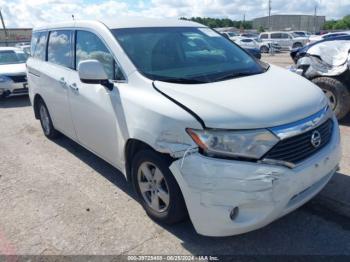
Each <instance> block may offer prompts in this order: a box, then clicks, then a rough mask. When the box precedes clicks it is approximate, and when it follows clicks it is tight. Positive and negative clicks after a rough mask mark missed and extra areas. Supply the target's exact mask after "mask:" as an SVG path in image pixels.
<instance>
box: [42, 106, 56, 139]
mask: <svg viewBox="0 0 350 262" xmlns="http://www.w3.org/2000/svg"><path fill="white" fill-rule="evenodd" d="M38 110H39V119H40V124H41V128H42V129H43V132H44V135H45V136H46V137H47V138H49V139H55V138H57V137H59V135H60V133H59V132H58V131H57V130H56V129H55V128H54V126H53V123H52V120H51V116H50V113H49V110H48V109H47V106H46V105H45V102H44V101H42V100H41V101H40V102H39V105H38Z"/></svg>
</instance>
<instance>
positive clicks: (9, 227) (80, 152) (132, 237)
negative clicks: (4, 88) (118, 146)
mask: <svg viewBox="0 0 350 262" xmlns="http://www.w3.org/2000/svg"><path fill="white" fill-rule="evenodd" d="M263 59H265V60H270V61H272V62H273V63H276V64H280V65H282V66H284V65H288V64H289V62H288V61H289V60H288V56H286V55H276V56H274V57H264V58H263ZM349 126H350V119H347V120H346V121H344V122H343V123H342V127H341V132H342V139H343V147H344V158H343V162H342V164H341V170H340V171H339V173H338V174H337V178H338V179H341V181H342V182H341V183H342V184H343V185H345V188H349V187H350V177H349V175H350V150H349V145H350V127H349ZM335 183H336V182H332V183H330V184H329V185H328V186H327V188H326V189H325V191H324V192H326V193H327V190H328V191H329V192H331V193H332V192H333V193H334V192H336V193H334V194H335V198H337V197H338V196H337V194H339V190H340V189H339V190H337V189H338V188H335V187H336V186H337V184H335ZM335 189H336V190H335ZM346 191H348V192H344V194H345V195H346V194H349V192H350V190H346ZM326 193H324V194H326ZM340 193H341V196H339V201H343V197H344V195H343V193H342V192H340ZM329 194H330V193H329ZM322 201H323V199H322V194H321V195H320V196H318V197H316V199H315V201H312V202H311V203H309V204H307V205H305V206H304V207H302V208H300V209H299V210H297V211H295V212H293V213H292V214H290V215H288V216H286V217H284V218H282V219H280V220H278V221H276V222H274V223H272V224H271V225H269V226H267V227H265V228H263V229H260V230H257V231H255V232H251V233H248V234H245V235H241V236H235V237H227V238H207V237H202V236H199V235H197V234H196V233H195V231H194V229H193V226H192V225H191V223H190V222H189V221H187V222H184V223H182V224H179V225H176V226H171V227H165V226H162V225H158V224H156V223H154V222H153V221H152V220H150V219H149V218H148V217H147V216H146V214H145V212H144V211H143V209H142V208H141V206H140V205H139V204H138V203H137V202H136V201H135V199H134V194H133V193H132V189H131V187H130V186H129V185H128V184H127V183H126V181H125V180H124V177H123V176H122V175H121V174H120V173H119V172H118V171H117V170H116V169H114V168H113V167H111V166H110V165H109V164H107V163H106V162H104V161H103V160H101V159H99V158H98V157H96V156H94V155H93V154H91V153H90V152H88V151H86V150H85V149H83V148H82V147H81V146H79V145H77V144H76V143H74V142H73V141H71V140H69V139H68V138H65V137H62V138H60V139H58V140H57V141H54V142H53V141H50V140H48V139H46V138H45V137H44V135H43V134H42V132H41V128H40V124H39V122H38V121H36V120H35V119H34V116H33V111H32V108H31V107H30V104H29V101H28V99H27V98H26V97H18V98H10V99H7V100H5V101H0V254H36V255H39V254H47V255H55V254H64V255H77V254H90V255H92V254H108V255H117V254H150V255H155V254H173V255H174V254H196V255H199V254H210V255H218V254H221V255H223V254H236V255H244V254H251V255H257V254H265V255H266V254H293V255H304V254H314V255H315V254H324V255H336V254H347V255H350V244H349V243H350V234H349V232H350V219H349V218H347V217H346V216H343V215H342V214H341V212H340V213H337V212H334V211H330V210H329V208H328V207H327V206H325V205H322Z"/></svg>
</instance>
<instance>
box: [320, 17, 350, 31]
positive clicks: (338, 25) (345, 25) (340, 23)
mask: <svg viewBox="0 0 350 262" xmlns="http://www.w3.org/2000/svg"><path fill="white" fill-rule="evenodd" d="M323 29H325V30H344V29H350V15H347V16H344V17H343V19H340V20H330V21H327V22H326V23H325V24H324V25H323Z"/></svg>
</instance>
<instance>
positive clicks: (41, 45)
mask: <svg viewBox="0 0 350 262" xmlns="http://www.w3.org/2000/svg"><path fill="white" fill-rule="evenodd" d="M33 37H35V36H34V35H33ZM36 37H37V38H33V39H32V41H33V42H32V45H31V48H32V50H31V54H32V56H33V57H35V58H37V59H39V60H43V61H45V58H46V43H47V32H40V33H38V35H37V36H36ZM34 41H36V42H34Z"/></svg>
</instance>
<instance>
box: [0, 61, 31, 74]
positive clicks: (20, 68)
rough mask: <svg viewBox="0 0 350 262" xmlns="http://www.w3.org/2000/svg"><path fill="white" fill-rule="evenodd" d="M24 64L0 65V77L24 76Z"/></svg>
mask: <svg viewBox="0 0 350 262" xmlns="http://www.w3.org/2000/svg"><path fill="white" fill-rule="evenodd" d="M26 71H27V69H26V64H25V63H23V64H9V65H0V75H23V74H26Z"/></svg>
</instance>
